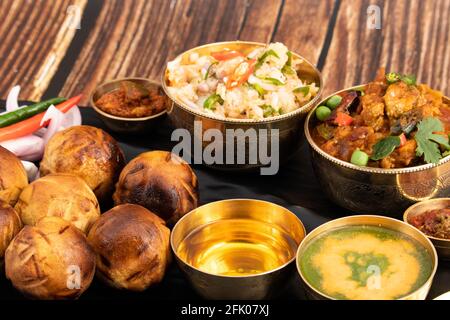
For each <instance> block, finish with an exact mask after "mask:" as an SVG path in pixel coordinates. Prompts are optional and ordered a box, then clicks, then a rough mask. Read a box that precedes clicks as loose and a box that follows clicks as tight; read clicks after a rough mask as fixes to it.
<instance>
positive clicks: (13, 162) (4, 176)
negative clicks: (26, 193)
mask: <svg viewBox="0 0 450 320" xmlns="http://www.w3.org/2000/svg"><path fill="white" fill-rule="evenodd" d="M27 185H28V177H27V172H26V171H25V168H24V167H23V165H22V162H20V159H19V158H17V157H16V156H15V155H14V154H13V153H12V152H10V151H8V150H6V149H5V148H3V147H1V146H0V200H1V201H4V202H6V203H7V204H9V205H11V206H14V205H15V204H16V202H17V199H18V198H19V195H20V192H22V190H23V188H25V187H26V186H27Z"/></svg>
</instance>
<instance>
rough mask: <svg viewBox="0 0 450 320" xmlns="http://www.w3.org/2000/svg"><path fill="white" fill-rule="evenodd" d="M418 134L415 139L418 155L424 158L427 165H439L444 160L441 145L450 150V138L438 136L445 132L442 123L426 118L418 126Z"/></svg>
mask: <svg viewBox="0 0 450 320" xmlns="http://www.w3.org/2000/svg"><path fill="white" fill-rule="evenodd" d="M417 129H418V130H417V133H416V135H415V136H414V139H415V140H416V142H417V149H416V154H417V156H419V157H421V156H423V157H424V159H425V162H426V163H437V162H439V160H440V159H442V154H441V150H440V149H439V145H443V146H444V147H445V148H447V149H450V145H449V143H448V137H447V138H446V137H444V136H443V135H440V134H436V133H435V132H442V131H443V130H444V128H443V125H442V122H441V121H440V120H439V119H437V118H434V117H429V118H425V119H423V120H422V121H420V122H419V124H418V125H417Z"/></svg>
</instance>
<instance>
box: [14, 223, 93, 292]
mask: <svg viewBox="0 0 450 320" xmlns="http://www.w3.org/2000/svg"><path fill="white" fill-rule="evenodd" d="M74 270H76V271H74ZM5 271H6V277H7V278H8V279H9V280H11V282H12V284H13V285H14V287H15V288H16V289H17V290H19V291H21V292H22V293H23V294H24V295H25V296H27V297H30V298H34V299H45V300H53V299H75V298H78V297H79V296H80V295H81V294H82V293H83V292H84V291H85V290H86V289H87V288H88V287H89V285H90V284H91V282H92V279H93V277H94V274H95V252H94V251H93V250H92V249H91V247H90V246H89V244H88V242H87V240H86V237H85V235H84V234H83V233H82V232H81V231H80V230H79V229H77V228H75V227H74V226H72V225H71V224H70V223H69V222H67V221H65V220H63V219H61V218H58V217H45V218H43V219H41V220H40V221H39V223H38V224H37V225H36V226H34V227H32V226H25V227H24V228H23V229H22V230H21V231H20V232H19V234H18V235H17V236H16V237H15V238H14V240H13V241H12V242H11V244H10V246H9V247H8V249H7V250H6V253H5ZM74 272H75V273H74Z"/></svg>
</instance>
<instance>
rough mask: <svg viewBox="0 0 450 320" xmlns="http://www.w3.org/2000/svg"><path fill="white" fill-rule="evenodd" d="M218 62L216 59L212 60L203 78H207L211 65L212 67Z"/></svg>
mask: <svg viewBox="0 0 450 320" xmlns="http://www.w3.org/2000/svg"><path fill="white" fill-rule="evenodd" d="M218 63H219V62H218V61H214V62H213V63H211V64H210V65H209V67H208V70H206V73H205V77H204V78H203V79H204V80H206V79H208V77H209V74H210V72H211V67H212V66H213V65H216V64H218Z"/></svg>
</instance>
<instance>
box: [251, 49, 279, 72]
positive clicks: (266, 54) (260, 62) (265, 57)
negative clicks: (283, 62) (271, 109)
mask: <svg viewBox="0 0 450 320" xmlns="http://www.w3.org/2000/svg"><path fill="white" fill-rule="evenodd" d="M269 56H274V57H276V58H280V57H279V56H278V54H277V53H276V52H275V51H273V50H272V49H270V50H267V51H266V52H264V53H263V55H262V56H261V57H259V58H258V62H256V65H255V70H256V69H258V68H260V67H261V66H262V65H263V63H264V61H265V60H266V59H267V57H269Z"/></svg>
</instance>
